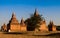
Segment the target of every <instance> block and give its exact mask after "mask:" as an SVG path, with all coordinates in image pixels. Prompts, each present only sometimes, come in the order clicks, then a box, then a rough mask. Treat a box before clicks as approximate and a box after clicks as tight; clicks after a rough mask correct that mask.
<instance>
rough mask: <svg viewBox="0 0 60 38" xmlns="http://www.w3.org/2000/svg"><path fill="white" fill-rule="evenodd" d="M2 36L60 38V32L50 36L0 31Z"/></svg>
mask: <svg viewBox="0 0 60 38" xmlns="http://www.w3.org/2000/svg"><path fill="white" fill-rule="evenodd" d="M0 38H60V34H55V35H50V36H32V35H27V34H4V33H2V32H0Z"/></svg>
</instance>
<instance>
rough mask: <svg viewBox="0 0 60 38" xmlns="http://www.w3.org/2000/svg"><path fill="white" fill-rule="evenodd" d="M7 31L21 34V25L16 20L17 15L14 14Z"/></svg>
mask: <svg viewBox="0 0 60 38" xmlns="http://www.w3.org/2000/svg"><path fill="white" fill-rule="evenodd" d="M7 29H8V30H7V31H10V32H19V31H20V24H19V22H18V20H17V19H16V15H15V14H14V13H13V14H12V18H11V20H10V21H9V23H8V24H7Z"/></svg>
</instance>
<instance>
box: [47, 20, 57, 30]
mask: <svg viewBox="0 0 60 38" xmlns="http://www.w3.org/2000/svg"><path fill="white" fill-rule="evenodd" d="M48 29H49V31H57V29H56V26H55V25H54V23H53V21H50V23H49V25H48Z"/></svg>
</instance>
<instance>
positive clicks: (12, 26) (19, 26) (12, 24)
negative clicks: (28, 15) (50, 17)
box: [1, 9, 57, 32]
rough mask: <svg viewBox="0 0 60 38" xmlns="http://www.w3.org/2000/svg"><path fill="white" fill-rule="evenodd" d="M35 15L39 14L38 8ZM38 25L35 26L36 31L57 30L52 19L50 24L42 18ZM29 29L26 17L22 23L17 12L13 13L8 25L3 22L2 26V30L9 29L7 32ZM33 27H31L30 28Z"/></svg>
mask: <svg viewBox="0 0 60 38" xmlns="http://www.w3.org/2000/svg"><path fill="white" fill-rule="evenodd" d="M34 16H35V17H36V16H39V14H38V11H37V9H35V12H34ZM38 22H39V23H37V25H38V26H39V27H38V28H35V31H41V32H44V31H57V30H56V26H55V25H54V23H53V22H52V21H50V23H49V25H48V26H47V25H46V21H45V20H42V21H39V20H38ZM31 27H32V26H31ZM27 29H28V26H27V24H26V23H24V19H23V18H22V19H21V21H20V23H19V22H18V20H17V18H16V15H15V13H12V17H11V19H10V20H9V23H8V24H7V25H5V24H3V26H1V30H2V31H7V32H26V31H27ZM30 29H31V28H30Z"/></svg>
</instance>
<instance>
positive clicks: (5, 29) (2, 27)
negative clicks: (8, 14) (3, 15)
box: [1, 23, 7, 32]
mask: <svg viewBox="0 0 60 38" xmlns="http://www.w3.org/2000/svg"><path fill="white" fill-rule="evenodd" d="M1 31H4V32H5V31H7V26H6V25H5V23H4V24H3V26H1Z"/></svg>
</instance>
